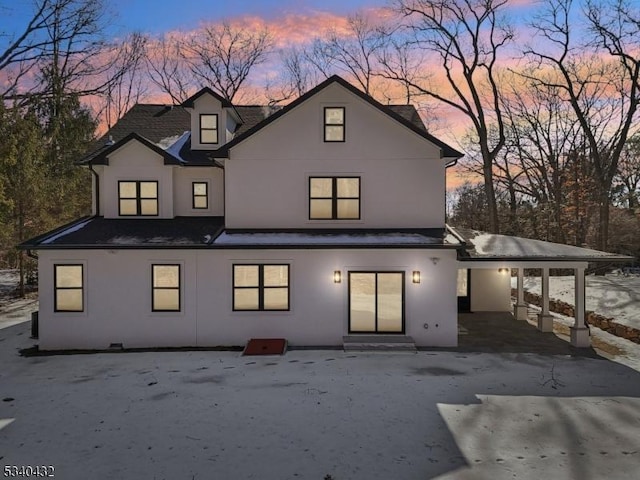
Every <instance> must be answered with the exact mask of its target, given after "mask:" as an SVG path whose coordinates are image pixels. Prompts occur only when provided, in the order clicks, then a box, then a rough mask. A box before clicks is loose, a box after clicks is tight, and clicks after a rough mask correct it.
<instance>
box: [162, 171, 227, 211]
mask: <svg viewBox="0 0 640 480" xmlns="http://www.w3.org/2000/svg"><path fill="white" fill-rule="evenodd" d="M173 179H174V213H175V215H176V216H223V215H224V172H223V170H222V169H220V168H213V167H177V168H175V169H174V177H173ZM193 182H206V183H207V185H208V196H209V198H208V203H209V208H207V209H194V208H193V187H192V184H193Z"/></svg>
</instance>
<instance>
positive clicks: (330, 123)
mask: <svg viewBox="0 0 640 480" xmlns="http://www.w3.org/2000/svg"><path fill="white" fill-rule="evenodd" d="M324 141H325V142H344V107H325V108H324Z"/></svg>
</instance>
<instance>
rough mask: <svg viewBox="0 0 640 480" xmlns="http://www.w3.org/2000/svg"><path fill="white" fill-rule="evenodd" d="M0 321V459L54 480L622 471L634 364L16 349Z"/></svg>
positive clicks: (628, 461) (438, 355)
mask: <svg viewBox="0 0 640 480" xmlns="http://www.w3.org/2000/svg"><path fill="white" fill-rule="evenodd" d="M32 343H33V340H30V339H29V324H28V323H24V324H20V325H15V326H12V327H9V328H5V329H2V330H0V362H1V365H2V369H1V373H0V400H2V401H0V467H2V468H4V466H5V465H17V466H22V465H25V466H26V465H31V466H36V465H47V466H48V465H51V466H53V467H54V468H55V476H56V477H57V478H61V479H65V480H66V479H86V478H91V479H115V478H117V479H136V480H138V479H150V480H151V479H156V480H160V479H171V480H177V479H189V480H193V479H225V480H226V479H260V480H265V479H266V480H269V479H274V480H275V479H278V480H282V479H328V480H329V479H332V480H344V479H385V480H389V479H427V478H438V479H503V478H504V479H507V478H509V479H511V478H519V479H529V478H530V479H540V478H552V479H554V480H557V479H576V478H579V479H581V480H586V479H601V478H607V479H618V478H619V479H626V478H630V477H629V476H630V475H633V473H632V472H635V471H636V469H637V466H638V464H639V462H640V373H638V372H637V371H636V370H634V369H631V368H629V367H626V366H624V365H621V364H618V363H615V362H612V361H609V360H606V359H603V358H601V357H597V356H595V358H590V357H588V356H569V355H549V354H547V355H542V354H534V353H472V352H461V351H457V352H456V351H453V352H444V351H437V352H435V351H421V352H418V353H417V354H411V353H375V354H374V353H358V354H347V353H344V352H342V351H330V350H326V351H311V350H308V351H291V352H288V353H287V354H286V355H284V356H282V357H241V356H240V355H239V354H238V353H235V352H215V351H192V352H163V353H157V352H149V353H113V354H93V355H58V356H41V357H21V356H19V355H18V351H19V349H21V348H25V347H29V346H31V345H32Z"/></svg>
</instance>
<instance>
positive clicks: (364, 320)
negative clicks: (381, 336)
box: [349, 272, 404, 333]
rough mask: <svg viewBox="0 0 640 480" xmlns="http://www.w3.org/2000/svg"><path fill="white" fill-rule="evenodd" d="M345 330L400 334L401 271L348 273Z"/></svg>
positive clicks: (402, 301)
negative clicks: (347, 326)
mask: <svg viewBox="0 0 640 480" xmlns="http://www.w3.org/2000/svg"><path fill="white" fill-rule="evenodd" d="M349 333H404V272H349Z"/></svg>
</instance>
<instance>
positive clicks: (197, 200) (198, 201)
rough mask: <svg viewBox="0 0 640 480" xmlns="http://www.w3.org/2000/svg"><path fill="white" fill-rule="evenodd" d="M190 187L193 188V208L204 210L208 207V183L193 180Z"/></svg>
mask: <svg viewBox="0 0 640 480" xmlns="http://www.w3.org/2000/svg"><path fill="white" fill-rule="evenodd" d="M191 189H192V190H193V204H192V206H193V208H194V209H205V210H206V209H207V208H209V184H208V183H207V182H193V183H192V184H191Z"/></svg>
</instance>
